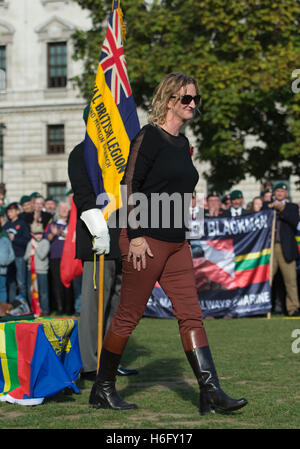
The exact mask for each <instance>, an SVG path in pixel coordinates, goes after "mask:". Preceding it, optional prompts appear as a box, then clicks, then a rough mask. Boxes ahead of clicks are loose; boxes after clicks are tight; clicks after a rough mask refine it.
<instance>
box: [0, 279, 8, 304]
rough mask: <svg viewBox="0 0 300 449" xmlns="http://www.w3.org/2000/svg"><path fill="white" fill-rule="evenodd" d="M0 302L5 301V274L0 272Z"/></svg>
mask: <svg viewBox="0 0 300 449" xmlns="http://www.w3.org/2000/svg"><path fill="white" fill-rule="evenodd" d="M0 302H7V290H6V274H0Z"/></svg>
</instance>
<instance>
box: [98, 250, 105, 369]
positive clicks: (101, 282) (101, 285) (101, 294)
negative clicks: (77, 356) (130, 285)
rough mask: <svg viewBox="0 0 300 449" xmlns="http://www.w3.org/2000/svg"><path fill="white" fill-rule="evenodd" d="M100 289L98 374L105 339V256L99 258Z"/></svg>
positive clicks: (101, 255)
mask: <svg viewBox="0 0 300 449" xmlns="http://www.w3.org/2000/svg"><path fill="white" fill-rule="evenodd" d="M98 284H99V288H98V348H97V373H98V371H99V366H100V355H101V351H102V339H103V287H104V254H100V256H99V282H98Z"/></svg>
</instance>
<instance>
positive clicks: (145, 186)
mask: <svg viewBox="0 0 300 449" xmlns="http://www.w3.org/2000/svg"><path fill="white" fill-rule="evenodd" d="M200 101H201V97H200V94H199V87H198V84H197V82H196V80H194V79H193V78H191V77H189V76H187V75H185V74H183V73H171V74H169V75H167V76H166V78H165V79H164V80H163V81H162V82H161V83H160V85H159V86H158V88H157V90H156V92H155V95H154V99H153V102H152V111H151V114H150V120H149V121H150V123H149V124H148V125H146V126H144V127H143V128H142V130H141V131H140V132H139V133H138V135H137V136H136V138H135V139H134V141H133V142H132V145H131V150H130V155H129V159H128V164H127V168H126V173H125V176H124V180H123V183H124V184H125V185H126V187H127V192H128V197H130V196H131V195H132V194H136V193H138V194H139V195H140V197H141V196H142V197H143V198H146V206H147V207H144V210H146V211H147V214H148V220H145V222H146V225H141V224H139V223H140V220H139V217H138V214H136V215H135V209H134V208H133V206H131V205H129V206H128V217H129V218H131V221H130V220H129V222H128V226H127V228H124V229H123V230H122V232H121V236H120V249H121V253H122V260H123V262H122V263H123V279H122V289H121V298H120V304H119V307H118V309H117V311H116V313H115V315H114V318H113V320H112V323H111V326H110V328H109V330H108V332H107V334H106V336H105V338H104V341H103V349H102V352H101V357H100V370H99V373H98V375H97V379H96V381H95V383H94V385H93V388H92V391H91V394H90V400H89V401H90V404H91V405H92V406H93V407H95V408H111V409H118V410H120V409H121V410H124V409H134V408H137V406H136V405H135V404H128V403H127V402H125V401H124V400H123V399H122V398H121V397H120V396H119V395H118V393H117V392H116V390H115V378H116V372H117V368H118V365H119V363H120V359H121V357H122V353H123V351H124V348H125V346H126V343H127V340H128V338H129V336H130V334H131V333H132V331H133V330H134V329H135V327H136V325H137V324H138V322H139V320H140V319H141V317H142V316H143V313H144V310H145V307H146V304H147V302H148V299H149V297H150V295H151V292H152V289H153V287H154V285H155V282H156V281H159V283H160V285H161V287H162V288H163V290H164V291H165V293H166V294H167V295H168V297H169V298H170V300H171V302H172V305H173V310H174V314H175V316H176V318H177V320H178V324H179V332H180V336H181V340H182V344H183V348H184V351H185V353H186V356H187V358H188V361H189V363H190V365H191V367H192V369H193V371H194V373H195V375H196V378H197V380H198V383H199V385H200V412H201V414H204V413H207V412H210V411H214V410H215V409H219V410H222V411H232V410H237V409H239V408H241V407H243V406H244V405H246V404H247V401H246V399H237V400H236V399H232V398H230V397H229V396H227V395H226V394H225V393H224V392H223V391H222V389H221V388H220V385H219V381H218V377H217V374H216V371H215V368H214V364H213V360H212V357H211V353H210V350H209V346H208V341H207V337H206V333H205V329H204V326H203V321H202V311H201V308H200V304H199V301H198V295H197V291H196V286H195V278H194V270H193V263H192V257H191V251H190V247H189V244H188V242H187V240H186V231H187V228H186V226H185V223H186V221H185V214H186V213H188V209H189V204H190V200H191V196H192V193H193V191H194V189H195V186H196V184H197V181H198V173H197V170H196V169H195V167H194V165H193V162H192V158H191V155H190V145H189V142H188V139H187V138H186V137H185V136H184V135H183V134H181V133H180V129H181V127H182V126H183V125H184V124H185V123H186V122H187V121H188V120H190V119H192V118H193V116H194V114H195V111H196V108H197V107H198V106H199V105H200ZM157 194H160V195H164V197H165V198H168V197H169V198H170V197H171V196H172V198H173V199H175V198H177V200H178V199H179V200H180V199H181V200H182V201H177V202H176V201H174V204H173V205H172V204H170V207H164V206H165V205H164V204H163V205H162V207H161V206H160V205H158V206H157V207H154V206H153V204H154V203H153V202H151V201H152V200H153V198H155V195H157ZM184 198H186V201H185V202H184V201H183V200H184ZM128 203H129V202H128ZM180 204H183V207H180ZM166 205H167V204H166ZM144 206H145V205H144ZM132 216H133V217H134V219H133V220H132ZM153 218H154V219H155V221H156V225H155V226H152V225H151V224H152V219H153ZM167 219H168V220H167ZM166 221H167V222H168V226H164V223H165V222H166Z"/></svg>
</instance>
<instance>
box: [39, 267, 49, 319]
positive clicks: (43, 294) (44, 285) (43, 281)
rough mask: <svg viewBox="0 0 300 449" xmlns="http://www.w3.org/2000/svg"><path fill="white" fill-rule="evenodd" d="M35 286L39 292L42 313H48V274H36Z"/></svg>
mask: <svg viewBox="0 0 300 449" xmlns="http://www.w3.org/2000/svg"><path fill="white" fill-rule="evenodd" d="M37 284H38V292H39V300H40V306H41V309H42V311H43V313H47V314H48V313H50V308H49V291H48V274H47V273H37Z"/></svg>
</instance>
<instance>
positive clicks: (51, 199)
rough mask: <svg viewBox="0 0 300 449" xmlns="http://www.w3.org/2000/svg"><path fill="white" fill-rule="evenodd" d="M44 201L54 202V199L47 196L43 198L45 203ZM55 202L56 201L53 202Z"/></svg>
mask: <svg viewBox="0 0 300 449" xmlns="http://www.w3.org/2000/svg"><path fill="white" fill-rule="evenodd" d="M46 201H55V199H54V198H53V196H52V195H50V196H47V198H45V202H46ZM55 202H56V201H55Z"/></svg>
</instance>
